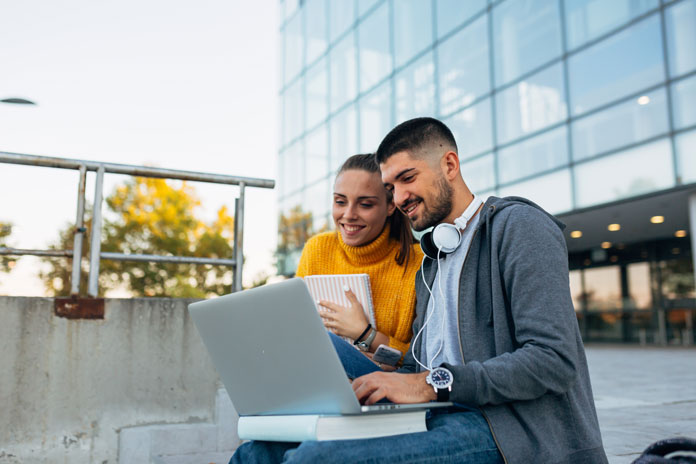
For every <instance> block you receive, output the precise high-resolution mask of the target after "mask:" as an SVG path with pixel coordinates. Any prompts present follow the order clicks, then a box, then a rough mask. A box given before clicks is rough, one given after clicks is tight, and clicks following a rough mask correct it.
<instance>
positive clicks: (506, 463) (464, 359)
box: [457, 228, 508, 464]
mask: <svg viewBox="0 0 696 464" xmlns="http://www.w3.org/2000/svg"><path fill="white" fill-rule="evenodd" d="M478 231H479V229H478V228H477V229H476V230H475V231H474V235H473V236H472V237H471V243H474V239H475V238H476V234H477V233H478ZM468 260H469V252H467V253H466V258H464V264H462V271H464V266H466V262H467V261H468ZM463 274H464V272H460V273H459V288H461V287H462V275H463ZM491 311H493V308H491ZM460 318H461V314H460V305H459V301H457V336H458V337H459V354H461V355H462V361H464V364H466V358H465V357H464V349H463V348H462V329H461V326H460V324H459V320H460ZM478 410H479V411H481V415H482V416H483V418H484V419H486V423H487V424H488V430H490V431H491V435H492V436H493V441H494V442H495V446H496V447H497V448H498V452H500V455H501V456H502V457H503V462H504V463H505V464H508V460H507V458H506V457H505V453H503V449H502V448H501V447H500V443H498V437H496V436H495V431H494V430H493V426H492V425H491V421H490V420H489V419H488V415H487V414H486V413H485V412H484V410H483V409H482V408H478Z"/></svg>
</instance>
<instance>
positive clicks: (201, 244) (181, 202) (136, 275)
mask: <svg viewBox="0 0 696 464" xmlns="http://www.w3.org/2000/svg"><path fill="white" fill-rule="evenodd" d="M106 206H107V208H108V213H107V214H105V215H104V226H103V234H102V245H101V249H102V251H105V252H116V253H127V254H151V255H170V256H195V257H207V258H231V257H232V256H233V252H234V250H233V238H234V218H233V217H231V216H230V215H229V213H228V210H227V208H226V207H224V206H223V207H222V208H220V209H219V210H218V211H217V216H216V218H215V219H214V220H213V221H211V222H210V223H206V222H204V221H203V220H201V219H200V218H199V217H197V215H196V213H197V212H198V211H199V210H200V201H199V199H198V198H197V196H196V193H195V190H194V188H193V187H192V186H190V185H189V184H187V183H186V182H177V183H170V182H167V181H166V180H164V179H151V178H143V177H136V178H133V179H132V180H130V181H127V182H126V183H125V184H124V185H121V186H119V187H117V188H116V189H115V191H114V192H113V193H112V194H111V195H110V196H108V197H107V198H106ZM86 226H87V228H88V234H89V231H90V230H91V222H90V221H88V223H87V224H86ZM72 241H73V230H72V227H68V228H66V229H65V230H63V231H62V232H61V234H60V238H59V240H58V243H56V244H55V245H54V246H52V248H55V249H71V248H72ZM87 242H88V240H85V242H84V243H85V245H88V243H87ZM83 255H84V256H89V250H88V249H87V250H85V251H84V253H83ZM47 262H49V263H50V269H49V270H48V271H47V272H43V273H42V274H41V277H42V279H43V281H44V282H45V284H46V287H47V290H48V291H49V293H52V294H54V295H57V296H58V295H68V294H69V293H70V275H71V272H72V271H71V262H70V261H69V260H60V261H58V260H47ZM232 277H233V275H232V269H231V268H230V267H227V266H212V265H203V264H201V265H198V264H180V263H145V262H133V261H112V260H102V261H101V263H100V267H99V289H100V292H101V293H103V292H104V291H106V290H109V289H115V288H125V289H127V290H129V291H130V292H131V293H132V294H133V296H168V297H192V298H200V297H205V296H209V295H211V294H217V295H222V294H225V293H229V292H231V291H232V280H233V279H232ZM81 281H82V283H83V285H84V283H85V282H86V270H83V276H82V278H81ZM81 288H85V287H84V286H82V287H81Z"/></svg>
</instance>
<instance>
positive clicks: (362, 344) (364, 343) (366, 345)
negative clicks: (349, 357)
mask: <svg viewBox="0 0 696 464" xmlns="http://www.w3.org/2000/svg"><path fill="white" fill-rule="evenodd" d="M376 336H377V329H375V328H374V327H373V328H372V331H371V332H370V333H369V334H368V336H367V337H365V339H364V340H361V341H359V342H358V343H357V346H358V348H360V351H370V345H372V341H373V340H374V339H375V337H376Z"/></svg>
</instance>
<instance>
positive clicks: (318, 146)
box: [305, 126, 330, 183]
mask: <svg viewBox="0 0 696 464" xmlns="http://www.w3.org/2000/svg"><path fill="white" fill-rule="evenodd" d="M329 170H330V169H329V137H328V134H327V130H326V126H320V127H319V128H317V129H316V130H313V131H312V132H311V133H309V134H307V135H306V136H305V182H307V183H311V182H314V181H316V180H317V179H321V178H323V177H326V175H327V174H329Z"/></svg>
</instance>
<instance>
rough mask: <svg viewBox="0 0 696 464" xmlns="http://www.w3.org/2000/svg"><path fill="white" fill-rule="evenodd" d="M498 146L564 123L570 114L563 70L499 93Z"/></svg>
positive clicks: (555, 68) (542, 74) (553, 69)
mask: <svg viewBox="0 0 696 464" xmlns="http://www.w3.org/2000/svg"><path fill="white" fill-rule="evenodd" d="M495 105H496V106H495V107H496V116H497V123H496V127H497V129H498V134H497V135H498V143H499V144H503V143H507V142H510V141H512V140H515V139H517V138H519V137H521V136H523V135H525V134H529V133H532V132H536V131H538V130H540V129H543V128H545V127H548V126H551V125H553V124H555V123H558V122H560V121H563V120H565V119H566V117H567V115H568V105H567V103H566V100H565V83H564V81H563V68H562V67H561V65H560V64H557V65H554V66H552V67H550V68H546V69H544V70H543V71H541V72H538V73H536V74H534V75H532V76H530V77H528V78H527V79H524V80H523V81H520V82H518V83H517V84H515V85H513V86H512V87H508V88H507V89H505V90H503V91H502V92H500V93H498V94H496V97H495Z"/></svg>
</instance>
